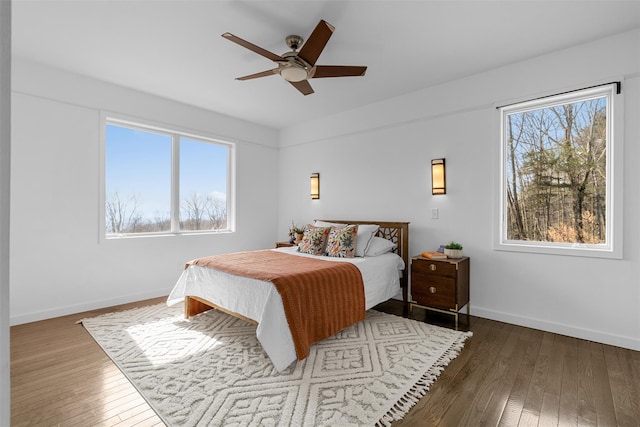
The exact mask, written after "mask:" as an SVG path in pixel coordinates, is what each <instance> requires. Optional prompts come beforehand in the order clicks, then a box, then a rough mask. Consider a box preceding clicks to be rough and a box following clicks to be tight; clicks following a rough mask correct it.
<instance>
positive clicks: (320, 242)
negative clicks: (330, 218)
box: [298, 224, 331, 255]
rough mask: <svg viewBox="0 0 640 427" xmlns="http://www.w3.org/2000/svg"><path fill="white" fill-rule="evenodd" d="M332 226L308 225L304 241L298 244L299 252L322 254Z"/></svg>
mask: <svg viewBox="0 0 640 427" xmlns="http://www.w3.org/2000/svg"><path fill="white" fill-rule="evenodd" d="M330 229H331V227H316V226H315V225H310V224H309V225H307V226H306V227H305V229H304V236H303V237H302V241H301V242H300V244H298V252H302V253H304V254H311V255H322V253H323V252H324V247H325V244H326V243H327V236H328V235H329V230H330Z"/></svg>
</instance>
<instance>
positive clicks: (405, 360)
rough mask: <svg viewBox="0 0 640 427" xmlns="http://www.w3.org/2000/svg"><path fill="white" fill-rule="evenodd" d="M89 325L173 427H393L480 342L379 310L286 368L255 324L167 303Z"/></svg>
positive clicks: (105, 317)
mask: <svg viewBox="0 0 640 427" xmlns="http://www.w3.org/2000/svg"><path fill="white" fill-rule="evenodd" d="M82 323H83V325H84V326H85V328H86V329H87V331H89V333H90V334H91V335H92V336H93V337H94V338H95V340H96V341H97V342H98V343H99V344H100V345H101V346H102V348H103V349H104V350H105V352H106V353H107V354H108V355H109V356H110V357H111V358H112V359H113V361H114V362H115V363H116V364H117V365H118V366H119V367H120V369H121V370H122V371H123V372H124V374H125V375H126V376H127V377H128V378H129V379H130V380H131V382H132V383H133V384H134V385H135V386H136V387H137V389H138V390H139V391H140V393H141V394H142V395H143V396H144V397H145V399H146V400H147V401H148V402H149V404H150V405H151V407H152V408H153V409H154V410H155V411H156V412H157V413H158V415H159V416H160V417H161V418H162V419H163V420H164V422H165V423H166V424H167V425H168V426H218V425H221V426H222V425H232V426H373V425H390V423H391V421H392V420H394V419H400V418H402V417H403V416H404V415H405V414H406V412H407V411H408V410H409V409H410V408H411V407H412V406H413V405H414V404H415V403H416V402H417V401H418V400H419V399H420V397H421V396H423V395H424V394H425V393H426V392H427V391H428V390H429V386H430V385H431V384H432V383H433V382H434V381H435V380H436V378H437V376H438V375H439V374H440V372H442V370H443V369H444V367H445V366H446V365H447V364H448V363H449V362H450V361H451V360H453V359H454V358H455V357H456V356H457V355H458V352H459V351H460V350H461V348H462V347H463V346H464V341H465V340H466V339H467V338H468V337H470V336H471V333H468V332H457V331H453V330H450V329H445V328H441V327H437V326H433V325H429V324H426V323H423V322H418V321H414V320H409V319H405V318H402V317H398V316H393V315H390V314H385V313H380V312H377V311H373V310H369V311H368V312H367V319H366V320H364V321H362V322H360V323H358V324H356V325H353V326H351V327H350V328H347V329H345V330H343V331H342V332H340V333H338V334H337V335H335V336H334V337H332V338H329V339H327V340H325V341H323V342H321V343H319V344H316V345H314V346H313V347H312V349H311V353H310V355H309V357H308V358H307V359H305V360H304V361H301V362H297V363H296V364H294V365H292V366H290V367H289V368H288V369H287V370H286V371H284V372H277V371H276V370H275V369H274V368H273V365H272V364H271V362H270V360H269V358H268V357H267V356H266V354H265V353H264V351H263V350H262V347H261V346H260V343H259V342H258V340H257V339H256V334H255V326H253V325H251V324H248V323H246V322H244V321H241V320H238V319H236V318H234V317H232V316H229V315H227V314H225V313H221V312H219V311H215V310H211V311H208V312H206V313H202V314H200V315H198V316H195V317H193V318H192V319H190V320H185V319H184V317H183V314H182V306H181V305H178V306H174V307H167V306H166V305H164V304H159V305H155V306H150V307H143V308H139V309H134V310H129V311H124V312H116V313H110V314H106V315H103V316H100V317H95V318H91V319H84V320H83V321H82Z"/></svg>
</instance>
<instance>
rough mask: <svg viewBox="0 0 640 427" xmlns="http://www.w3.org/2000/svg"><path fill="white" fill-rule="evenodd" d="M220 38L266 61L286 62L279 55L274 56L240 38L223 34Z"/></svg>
mask: <svg viewBox="0 0 640 427" xmlns="http://www.w3.org/2000/svg"><path fill="white" fill-rule="evenodd" d="M222 37H224V38H225V39H227V40H229V41H232V42H234V43H236V44H239V45H240V46H242V47H244V48H247V49H249V50H250V51H252V52H255V53H257V54H258V55H262V56H264V57H265V58H267V59H270V60H272V61H276V62H279V61H286V60H285V59H284V58H283V57H281V56H280V55H276V54H275V53H273V52H269V51H268V50H266V49H263V48H261V47H260V46H256V45H255V44H253V43H251V42H248V41H246V40H244V39H241V38H240V37H236V36H234V35H233V34H231V33H224V34H223V35H222Z"/></svg>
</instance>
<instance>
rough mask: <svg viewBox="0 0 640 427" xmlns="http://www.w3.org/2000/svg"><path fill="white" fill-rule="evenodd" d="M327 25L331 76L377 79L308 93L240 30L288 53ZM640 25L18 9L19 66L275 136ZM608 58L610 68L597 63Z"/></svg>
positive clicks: (352, 11) (598, 11) (71, 6)
mask: <svg viewBox="0 0 640 427" xmlns="http://www.w3.org/2000/svg"><path fill="white" fill-rule="evenodd" d="M320 19H325V20H326V21H327V22H329V23H331V24H332V25H334V26H335V27H336V30H335V32H334V34H333V36H332V38H331V39H330V40H329V43H328V44H327V46H326V48H325V50H324V52H323V53H322V55H321V56H320V58H319V60H318V64H325V65H366V66H368V70H367V74H366V76H364V77H346V78H329V79H326V78H325V79H315V80H311V84H312V86H313V88H314V90H315V92H316V93H315V94H312V95H309V96H303V95H301V94H300V93H299V92H298V91H297V90H295V89H294V88H293V87H291V85H289V84H288V83H287V82H285V81H284V80H283V79H282V78H281V77H280V76H277V75H274V76H270V77H265V78H261V79H255V80H249V81H237V80H234V78H235V77H238V76H243V75H247V74H252V73H255V72H258V71H263V70H267V69H270V68H274V64H273V63H272V62H271V61H269V60H268V59H266V58H264V57H262V56H259V55H257V54H255V53H253V52H251V51H249V50H246V49H244V48H242V47H240V46H238V45H236V44H234V43H231V42H229V41H227V40H225V39H223V38H222V37H221V36H220V35H221V34H222V33H224V32H226V31H228V32H231V33H233V34H235V35H237V36H239V37H241V38H244V39H246V40H248V41H250V42H252V43H254V44H257V45H259V46H261V47H263V48H265V49H267V50H269V51H272V52H274V53H277V54H282V53H284V52H286V51H287V50H288V48H287V46H286V45H285V43H284V37H285V36H287V35H289V34H298V35H300V36H302V37H304V38H305V39H306V38H307V37H308V35H309V34H310V32H311V31H312V30H313V28H314V27H315V26H316V24H317V23H318V21H319V20H320ZM639 27H640V0H633V1H610V0H599V1H579V0H570V1H558V0H555V1H541V0H534V1H524V0H508V1H507V0H502V1H483V0H475V1H453V0H448V1H445V0H440V1H396V0H393V1H364V0H350V1H335V0H334V1H326V0H323V1H315V0H306V1H304V0H298V1H256V0H254V1H246V0H244V1H242V0H229V1H221V0H215V1H214V0H209V1H204V0H200V1H192V0H175V1H158V0H155V1H154V0H139V1H118V0H109V1H96V0H93V1H91V0H84V1H78V0H76V1H59V0H44V1H33V0H14V2H13V23H12V28H13V36H12V38H13V40H12V42H13V54H14V55H15V56H16V57H19V58H23V59H27V60H32V61H36V62H40V63H44V64H47V65H50V66H53V67H57V68H61V69H65V70H69V71H71V72H74V73H79V74H83V75H88V76H91V77H94V78H97V79H100V80H105V81H108V82H111V83H115V84H118V85H122V86H126V87H130V88H135V89H137V90H140V91H144V92H148V93H151V94H155V95H159V96H162V97H165V98H169V99H173V100H176V101H180V102H183V103H186V104H191V105H195V106H198V107H202V108H206V109H209V110H213V111H217V112H221V113H224V114H227V115H230V116H235V117H240V118H243V119H246V120H249V121H253V122H256V123H260V124H263V125H267V126H270V127H273V128H284V127H287V126H288V125H291V124H293V123H297V122H304V121H307V120H312V119H314V118H316V117H322V116H328V115H331V114H335V113H340V112H342V111H345V110H349V109H353V108H356V107H359V106H361V105H366V104H370V103H374V102H377V101H381V100H384V99H388V98H391V97H394V96H397V95H401V94H404V93H408V92H412V91H415V90H419V89H422V88H425V87H429V86H433V85H437V84H440V83H443V82H446V81H450V80H455V79H459V78H462V77H465V76H469V75H472V74H476V73H479V72H482V71H485V70H489V69H492V68H496V67H500V66H503V65H506V64H509V63H513V62H517V61H521V60H523V59H526V58H531V57H534V56H537V55H542V54H545V53H548V52H552V51H557V50H560V49H563V48H566V47H569V46H573V45H576V44H580V43H584V42H588V41H591V40H594V39H598V38H602V37H605V36H608V35H613V34H618V33H621V32H625V31H628V30H630V29H633V28H639ZM594 60H597V59H594Z"/></svg>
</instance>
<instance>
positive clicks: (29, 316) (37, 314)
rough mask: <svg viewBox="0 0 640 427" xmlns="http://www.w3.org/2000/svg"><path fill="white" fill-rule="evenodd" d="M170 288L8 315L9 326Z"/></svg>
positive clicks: (166, 292)
mask: <svg viewBox="0 0 640 427" xmlns="http://www.w3.org/2000/svg"><path fill="white" fill-rule="evenodd" d="M170 291H171V289H156V290H155V291H149V292H142V293H139V294H129V295H122V296H118V297H117V298H109V299H105V300H94V301H87V302H83V303H81V304H73V305H67V306H63V307H55V308H52V309H49V310H41V311H33V312H31V313H26V314H21V315H18V316H11V317H10V324H11V326H15V325H21V324H23V323H30V322H37V321H39V320H46V319H52V318H54V317H60V316H67V315H69V314H75V313H82V312H83V311H89V310H96V309H100V308H105V307H111V306H114V305H120V304H127V303H130V302H136V301H142V300H145V299H150V298H157V297H161V296H167V295H169V292H170Z"/></svg>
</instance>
